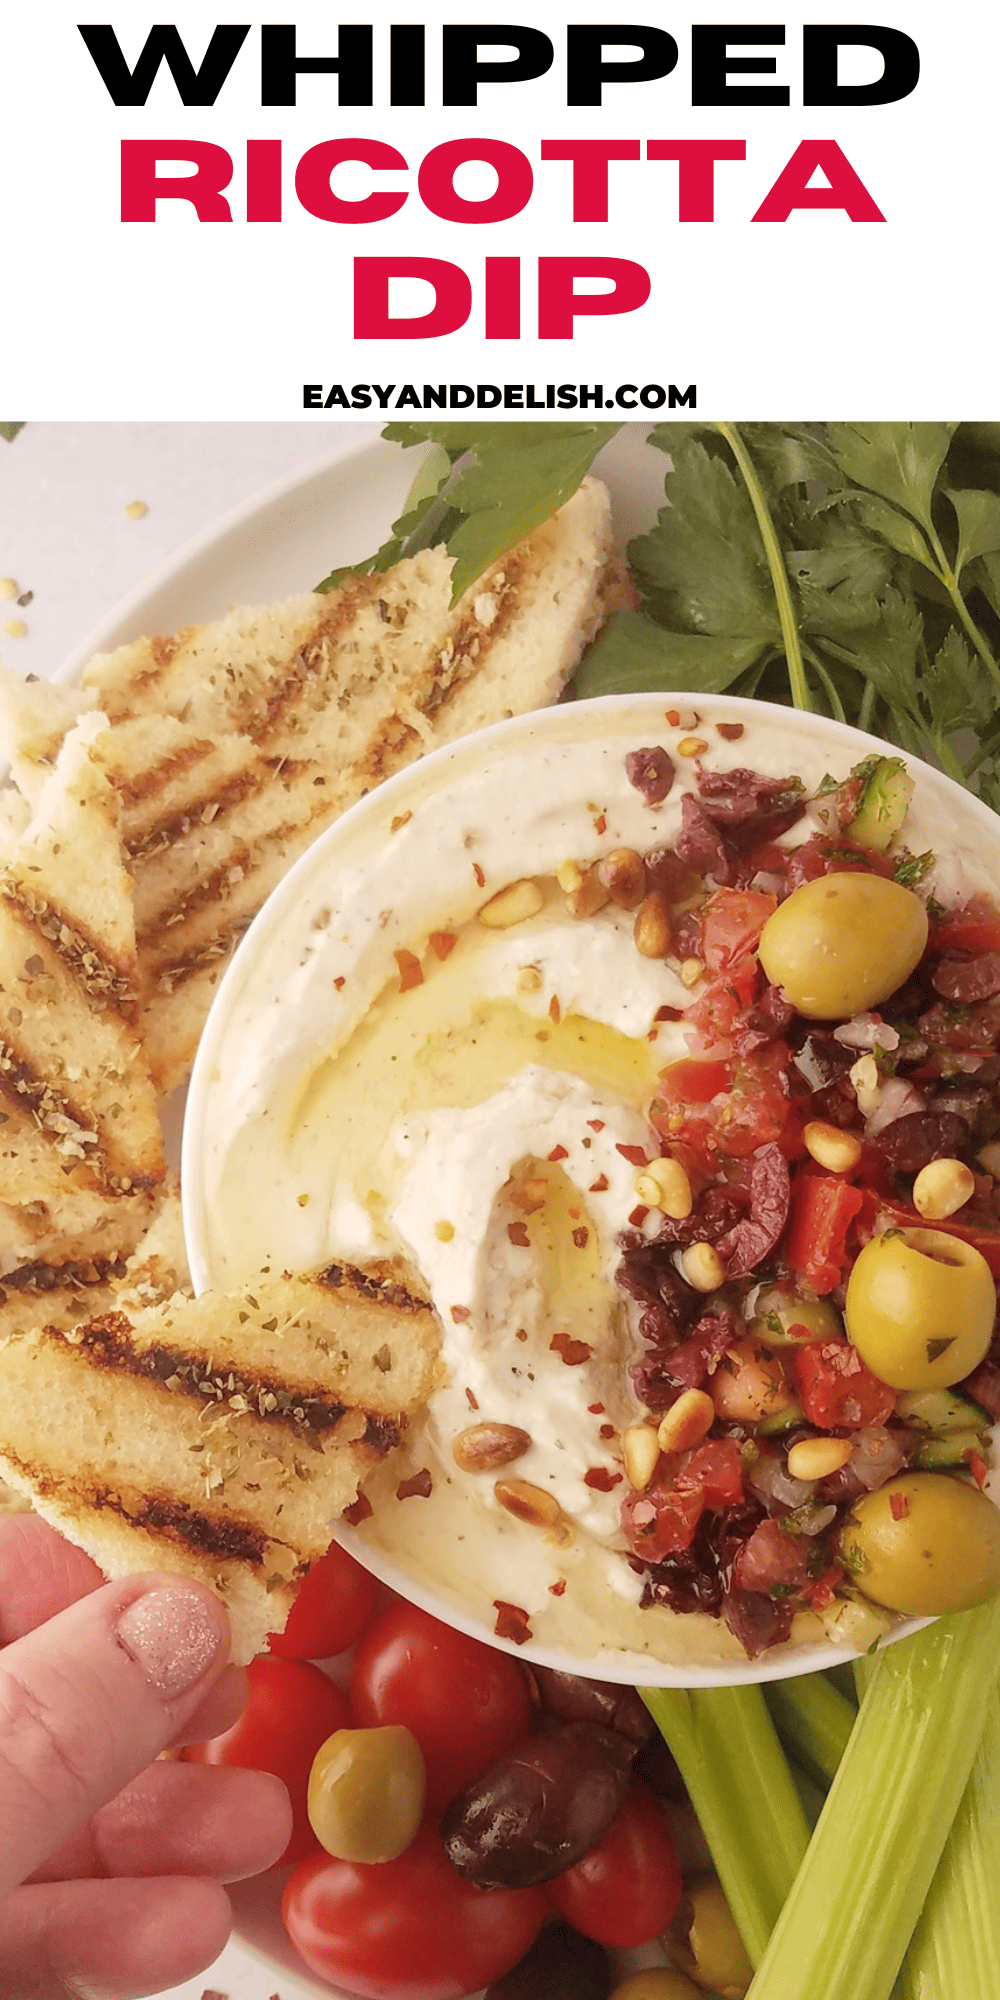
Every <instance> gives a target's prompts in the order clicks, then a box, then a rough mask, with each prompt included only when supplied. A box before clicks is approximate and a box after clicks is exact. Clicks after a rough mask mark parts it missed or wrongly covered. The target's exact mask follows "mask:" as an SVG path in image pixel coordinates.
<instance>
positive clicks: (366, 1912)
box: [282, 1649, 548, 2000]
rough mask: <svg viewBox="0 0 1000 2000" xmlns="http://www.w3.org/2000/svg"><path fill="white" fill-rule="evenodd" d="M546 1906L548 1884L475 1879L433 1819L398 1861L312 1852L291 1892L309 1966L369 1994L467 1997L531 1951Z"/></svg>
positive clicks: (289, 1909) (286, 1910)
mask: <svg viewBox="0 0 1000 2000" xmlns="http://www.w3.org/2000/svg"><path fill="white" fill-rule="evenodd" d="M484 1650H485V1649H484ZM498 1657H500V1656H498ZM547 1909H548V1904H547V1901H546V1897H545V1894H544V1892H543V1891H542V1890H541V1889H490V1890H485V1889H476V1888H474V1887H473V1886H472V1883H471V1882H466V1881H465V1880H464V1879H463V1877H462V1876H461V1875H459V1874H458V1873H457V1872H456V1870H455V1869H454V1868H453V1867H452V1865H451V1862H450V1861H449V1860H448V1857H447V1855H446V1854H445V1851H444V1848H443V1847H442V1845H441V1839H440V1835H439V1834H438V1832H437V1829H436V1827H434V1826H433V1825H432V1824H428V1823H426V1822H425V1824H424V1825H423V1826H422V1827H421V1829H420V1832H419V1833H418V1834H417V1837H416V1839H415V1840H414V1841H412V1842H411V1844H410V1846H409V1847H408V1848H407V1849H406V1851H405V1853H403V1854H401V1855H400V1856H399V1859H398V1860H396V1861H380V1862H377V1863H372V1864H364V1863H355V1862H350V1861H334V1860H333V1859H332V1858H331V1857H330V1856H329V1855H326V1854H320V1855H316V1856H315V1857H314V1858H313V1859H312V1860H310V1861H304V1862H303V1863H302V1866H301V1867H300V1868H297V1869H296V1871H295V1874H294V1875H293V1876H292V1877H291V1879H290V1881H289V1882H288V1883H287V1885H286V1888H285V1893H284V1898H283V1901H282V1914H283V1916H284V1919H285V1928H286V1930H287V1932H288V1935H289V1937H290V1938H291V1940H292V1943H293V1944H294V1946H295V1948H296V1950H297V1951H298V1952H300V1953H301V1955H302V1957H303V1958H304V1959H305V1962H306V1964H307V1965H308V1966H309V1968H310V1970H311V1971H313V1972H317V1973H318V1974H319V1976H320V1978H321V1979H329V1980H331V1981H336V1983H337V1984H338V1985H340V1986H346V1987H347V1988H348V1990H349V1992H351V1993H360V1994H364V1995H366V1996H367V2000H459V1996H460V1995H462V1994H465V1993H474V1992H475V1991H476V1990H477V1988H479V1987H480V1986H488V1985H489V1984H490V1981H491V1980H494V1979H499V1978H501V1977H502V1976H503V1974H504V1973H505V1972H509V1971H510V1968H511V1966H512V1965H516V1964H517V1961H518V1959H519V1958H523V1956H524V1954H525V1952H526V1951H527V1950H528V1949H529V1948H530V1946H531V1945H532V1944H533V1943H534V1941H535V1939H536V1937H537V1936H538V1933H539V1931H540V1930H541V1927H542V1923H543V1921H544V1919H545V1916H546V1913H547Z"/></svg>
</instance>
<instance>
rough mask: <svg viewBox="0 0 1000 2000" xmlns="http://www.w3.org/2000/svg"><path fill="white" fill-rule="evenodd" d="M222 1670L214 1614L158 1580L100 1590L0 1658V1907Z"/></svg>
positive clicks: (158, 1746) (225, 1638) (222, 1646)
mask: <svg viewBox="0 0 1000 2000" xmlns="http://www.w3.org/2000/svg"><path fill="white" fill-rule="evenodd" d="M228 1658H229V1626H228V1621H227V1619H226V1614H225V1612H224V1610H223V1608H222V1606H221V1604H220V1603H219V1602H218V1600H217V1599H216V1598H215V1597H213V1596H212V1594H211V1592H210V1591H208V1590H205V1589H203V1588H202V1587H201V1585H199V1584H196V1583H192V1582H189V1581H188V1580H187V1579H182V1578H180V1577H176V1576H170V1575H167V1574H163V1575H153V1576H145V1577H129V1578H128V1579H127V1580H126V1581H124V1582H120V1583H111V1584H107V1585H105V1587H104V1588H103V1589H101V1590H96V1591H94V1592H93V1593H92V1594H91V1595H90V1596H88V1597H84V1598H81V1599H80V1600H79V1602H78V1603H76V1604H73V1605H71V1606H70V1607H69V1609H68V1610H66V1611H62V1612H60V1613H59V1614H58V1616H57V1617H55V1618H51V1619H49V1621H48V1623H47V1624H45V1625H41V1626H39V1627H38V1629H37V1630H36V1631H34V1632H31V1633H29V1634H28V1635H27V1636H26V1637H25V1638H23V1639H17V1640H15V1641H14V1643H13V1644H12V1645H9V1646H7V1647H5V1648H4V1649H3V1650H2V1651H0V1896H4V1895H6V1894H7V1893H8V1892H9V1891H10V1890H11V1889H12V1888H14V1887H15V1885H16V1884H17V1883H19V1882H22V1881H24V1879H25V1878H26V1877H27V1876H28V1875H30V1874H32V1873H33V1871H34V1870H35V1869H36V1868H37V1867H38V1866H39V1864H40V1863H41V1862H42V1861H44V1860H45V1858H46V1856H47V1855H49V1854H51V1853H52V1852H53V1850H54V1849H55V1848H56V1847H58V1846H59V1845H60V1844H61V1843H62V1842H63V1841H64V1840H65V1839H67V1837H68V1836H69V1834H70V1833H72V1831H73V1830H74V1828H76V1827H78V1826H79V1825H80V1824H81V1823H82V1822H83V1821H85V1820H87V1819H89V1818H90V1815H91V1814H92V1813H94V1812H96V1811H97V1810H98V1808H99V1807H100V1806H102V1805H105V1804H106V1803H107V1801H108V1800H109V1799H111V1798H114V1797H115V1795H116V1794H117V1793H118V1792H120V1791H121V1789H122V1787H123V1786H124V1785H126V1784H128V1782H129V1780H130V1779H132V1778H134V1777H136V1776H137V1775H138V1773H139V1772H140V1771H143V1770H145V1768H146V1766H147V1764H150V1763H151V1762H152V1761H153V1759H154V1758H155V1757H157V1756H158V1755H159V1752H160V1751H161V1750H162V1749H164V1748H165V1746H166V1745H167V1744H168V1743H169V1742H170V1741H171V1740H172V1738H173V1737H175V1736H176V1735H177V1734H178V1732H179V1731H180V1730H181V1729H182V1728H183V1726H184V1723H185V1721H186V1719H187V1717H188V1715H190V1714H191V1713H192V1712H193V1711H194V1709H195V1708H196V1707H197V1705H198V1702H199V1701H200V1700H201V1698H202V1697H203V1696H204V1694H205V1692H206V1690H207V1689H208V1688H209V1687H210V1686H211V1685H212V1683H213V1681H214V1680H215V1679H216V1678H217V1677H218V1675H219V1674H220V1673H221V1672H222V1671H223V1669H224V1667H225V1665H226V1662H227V1660H228Z"/></svg>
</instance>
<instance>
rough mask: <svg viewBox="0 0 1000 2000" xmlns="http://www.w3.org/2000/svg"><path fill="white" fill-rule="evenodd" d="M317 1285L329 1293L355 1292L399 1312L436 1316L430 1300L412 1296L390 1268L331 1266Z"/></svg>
mask: <svg viewBox="0 0 1000 2000" xmlns="http://www.w3.org/2000/svg"><path fill="white" fill-rule="evenodd" d="M315 1283H316V1284H317V1285H322V1286H323V1288H324V1290H325V1291H328V1292H341V1291H348V1292H353V1293H354V1294H355V1296H356V1297H357V1298H359V1299H365V1300H366V1301H367V1302H368V1303H369V1304H371V1305H388V1306H394V1307H395V1309H396V1311H397V1312H406V1313H430V1315H431V1317H432V1318H433V1315H434V1308H433V1306H432V1305H431V1302H430V1300H429V1299H425V1298H421V1296H420V1294H419V1293H418V1292H411V1291H410V1290H409V1288H408V1287H407V1286H406V1285H404V1284H403V1282H402V1280H401V1278H400V1277H399V1275H398V1273H397V1272H396V1271H394V1270H392V1269H391V1268H389V1267H388V1266H383V1265H378V1264H372V1265H370V1266H369V1268H368V1269H367V1270H366V1271H363V1270H360V1269H359V1268H358V1266H357V1265H355V1264H328V1265H327V1266H326V1269H325V1270H323V1271H320V1272H319V1273H318V1274H317V1277H316V1279H315Z"/></svg>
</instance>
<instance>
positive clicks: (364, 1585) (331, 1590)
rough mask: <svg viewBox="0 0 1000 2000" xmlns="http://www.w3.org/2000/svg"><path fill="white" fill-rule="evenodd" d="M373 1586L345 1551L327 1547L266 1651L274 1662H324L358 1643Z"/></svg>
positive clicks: (369, 1575) (373, 1595) (369, 1576)
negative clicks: (280, 1629) (272, 1654)
mask: <svg viewBox="0 0 1000 2000" xmlns="http://www.w3.org/2000/svg"><path fill="white" fill-rule="evenodd" d="M377 1598H378V1582H377V1580H376V1578H375V1577H373V1576H372V1573H371V1571H370V1570H367V1569H362V1567H361V1564H360V1563H359V1562H355V1560H354V1557H353V1556H349V1555H348V1553H347V1550H346V1549H342V1548H341V1547H340V1546H339V1544H338V1543H337V1542H331V1543H330V1546H329V1548H328V1549H327V1552H326V1554H325V1556H320V1559H319V1561H318V1562H317V1563H314V1564H313V1566H312V1569H311V1570H310V1571H309V1574H308V1576H307V1577H306V1580H305V1582H304V1583H303V1585H302V1588H301V1589H300V1591H299V1594H298V1596H297V1598H296V1599H295V1603H294V1604H293V1605H292V1608H291V1611H290V1612H289V1616H288V1623H287V1625H286V1626H285V1629H284V1631H283V1632H272V1633H271V1636H270V1638H269V1639H268V1642H267V1644H268V1649H269V1651H270V1652H272V1653H274V1654H275V1655H276V1657H277V1658H278V1659H279V1660H328V1659H330V1658H331V1657H332V1655H333V1654H334V1653H343V1652H346V1650H347V1647H348V1646H353V1644H354V1642H355V1640H356V1639H360V1637H361V1634H362V1632H363V1631H364V1629H365V1626H366V1625H367V1624H368V1622H369V1620H370V1619H371V1618H373V1617H374V1615H375V1604H376V1600H377Z"/></svg>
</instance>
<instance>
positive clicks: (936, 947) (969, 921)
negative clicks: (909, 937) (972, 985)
mask: <svg viewBox="0 0 1000 2000" xmlns="http://www.w3.org/2000/svg"><path fill="white" fill-rule="evenodd" d="M931 949H932V950H933V951H946V952H947V951H959V952H962V951H964V952H968V954H969V957H970V958H979V957H980V956H981V954H982V953H983V952H987V951H1000V910H998V909H997V906H996V904H995V902H994V901H993V898H992V896H972V897H970V899H969V901H968V902H967V903H963V905H962V907H961V909H960V910H950V911H949V913H948V915H947V916H946V917H943V918H942V919H941V922H940V923H938V924H934V925H933V927H932V930H931Z"/></svg>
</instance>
